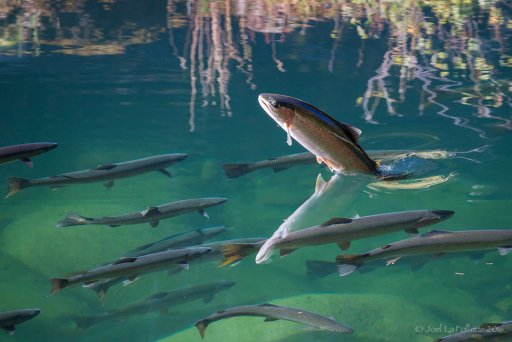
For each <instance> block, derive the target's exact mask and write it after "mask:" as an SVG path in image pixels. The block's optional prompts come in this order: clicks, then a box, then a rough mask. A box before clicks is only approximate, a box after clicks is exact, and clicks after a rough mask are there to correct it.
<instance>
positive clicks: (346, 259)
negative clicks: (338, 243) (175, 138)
mask: <svg viewBox="0 0 512 342" xmlns="http://www.w3.org/2000/svg"><path fill="white" fill-rule="evenodd" d="M360 256H361V254H340V255H338V256H337V257H336V268H337V269H338V275H339V276H340V277H343V276H346V275H349V274H350V273H352V272H354V271H355V270H357V269H358V268H359V267H361V266H362V263H361V262H359V261H358V260H357V258H358V257H360Z"/></svg>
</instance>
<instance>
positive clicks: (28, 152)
mask: <svg viewBox="0 0 512 342" xmlns="http://www.w3.org/2000/svg"><path fill="white" fill-rule="evenodd" d="M57 146H58V144H56V143H52V142H39V143H29V144H21V145H12V146H5V147H0V164H4V163H9V162H12V161H15V160H21V161H22V162H24V163H25V164H26V165H27V166H28V167H33V166H34V164H33V163H32V160H31V159H30V157H34V156H37V155H39V154H42V153H45V152H48V151H50V150H53V149H54V148H56V147H57Z"/></svg>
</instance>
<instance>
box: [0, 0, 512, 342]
mask: <svg viewBox="0 0 512 342" xmlns="http://www.w3.org/2000/svg"><path fill="white" fill-rule="evenodd" d="M290 3H291V2H287V1H271V2H261V3H260V2H254V3H253V2H250V1H247V2H245V1H218V2H214V1H167V2H165V1H156V0H155V1H148V2H138V1H108V2H107V1H98V2H95V1H78V2H71V3H70V2H64V1H62V2H44V1H40V2H22V4H10V3H9V4H2V5H0V14H1V15H0V75H1V77H0V104H1V115H0V127H1V130H2V135H1V136H0V146H7V145H13V144H19V143H26V142H36V141H55V142H58V143H59V147H58V148H57V149H55V150H53V151H50V152H48V153H47V154H44V155H41V156H38V157H35V158H34V164H35V165H34V168H33V169H30V168H28V167H26V166H25V165H23V164H22V163H21V162H15V163H11V164H2V165H0V177H2V178H6V177H11V176H16V177H24V178H38V177H44V176H50V175H55V174H59V173H63V172H69V171H75V170H82V169H88V168H92V167H95V166H96V165H98V164H105V163H112V162H121V161H126V160H133V159H138V158H142V157H146V156H150V155H156V154H162V153H187V154H188V155H189V157H188V159H187V160H185V161H183V162H181V163H178V164H176V165H174V166H172V167H171V168H170V169H169V170H170V171H171V173H172V174H173V179H171V180H169V179H168V178H166V177H164V176H162V175H161V174H158V173H148V174H144V175H140V176H137V177H133V178H128V179H123V180H119V181H116V184H115V185H114V187H113V188H112V189H110V190H107V189H106V188H104V187H103V186H102V185H101V184H100V183H97V184H89V185H76V186H70V187H66V188H62V189H58V190H56V191H51V190H50V189H48V188H43V187H37V188H31V189H27V190H24V191H22V192H21V193H19V194H17V195H15V196H13V197H11V198H8V199H6V200H2V201H1V202H0V279H1V281H0V293H2V296H0V311H7V310H12V309H17V308H28V307H37V308H40V309H41V314H40V315H39V316H38V317H36V318H34V319H33V320H31V321H29V322H27V323H23V324H20V325H19V326H18V327H17V332H16V334H15V335H14V336H13V337H9V336H7V334H0V341H4V340H5V341H43V340H44V341H111V340H130V341H155V340H159V339H165V340H166V341H192V340H197V341H199V340H200V339H201V338H200V336H199V334H198V333H197V331H196V330H195V328H194V327H193V323H194V321H196V320H198V319H201V318H202V317H204V316H206V315H208V314H210V313H212V312H214V311H216V310H220V309H223V308H226V307H230V306H236V305H241V304H254V303H262V302H272V303H277V304H285V305H290V306H295V307H301V308H304V309H306V310H311V311H315V312H318V313H320V314H324V315H326V316H334V317H335V318H336V319H338V320H339V321H341V322H344V323H346V324H348V325H350V326H352V327H353V329H354V334H353V335H351V336H350V335H344V336H342V337H341V338H340V337H339V336H332V335H329V334H324V333H320V334H319V333H318V332H311V331H304V329H303V327H302V326H299V325H296V324H292V323H287V322H273V323H261V321H262V320H261V319H259V318H247V319H244V318H240V319H238V318H236V319H231V320H226V321H223V322H219V323H214V324H212V325H211V327H209V328H208V331H207V333H206V337H205V340H211V341H226V340H234V339H235V338H236V339H238V340H241V341H311V340H312V339H318V340H321V341H323V340H325V341H338V340H341V339H342V340H344V341H431V340H433V339H435V338H439V337H441V336H444V335H448V334H449V332H450V329H455V328H456V327H457V326H459V327H460V326H463V327H464V326H466V325H469V326H475V325H479V324H480V323H483V322H488V321H491V322H501V321H507V320H510V319H511V317H512V300H511V299H510V295H511V292H512V280H511V278H510V274H509V270H510V266H509V262H510V255H509V256H504V257H502V256H499V255H498V253H496V252H494V251H493V252H489V253H488V254H487V255H486V257H485V260H484V261H480V262H474V261H472V260H470V259H468V258H437V259H436V260H433V261H432V262H430V263H429V264H427V265H426V266H425V267H424V268H422V269H421V270H419V271H416V272H412V271H411V270H409V268H408V267H405V266H403V267H402V266H399V262H398V263H397V265H396V267H394V266H390V267H386V266H385V265H384V263H383V264H382V268H381V269H378V270H376V271H374V272H369V273H365V274H358V273H356V274H353V275H350V276H348V277H344V278H339V277H337V276H336V275H334V274H332V275H330V276H327V277H325V278H322V279H319V280H314V281H313V280H310V279H308V278H307V277H306V266H305V261H306V260H309V259H319V260H325V261H333V260H334V258H335V256H336V255H338V254H339V248H338V247H337V246H336V245H327V246H318V247H312V248H304V249H302V250H299V251H296V252H294V253H293V254H291V255H289V256H287V257H285V258H279V257H278V256H274V257H273V262H272V263H269V264H264V265H256V264H255V263H254V255H251V256H248V257H247V258H246V259H244V260H243V261H242V262H241V263H240V264H239V265H237V266H235V267H226V268H218V267H217V266H218V264H216V263H215V262H213V263H208V264H203V265H197V266H196V267H191V268H190V270H188V271H186V272H181V273H180V274H177V275H173V276H169V275H168V274H167V273H166V272H158V273H152V274H148V275H144V276H143V277H141V279H139V280H138V281H137V282H135V283H134V284H131V285H129V286H125V287H122V286H116V287H114V288H112V289H110V291H109V293H108V295H107V299H106V302H105V305H104V306H102V305H101V304H100V303H99V301H98V298H97V296H96V294H95V293H93V292H92V291H90V290H88V289H85V288H80V287H72V288H69V289H65V290H63V291H61V292H59V293H57V294H55V295H53V296H50V297H47V294H48V293H49V291H50V288H51V286H50V283H49V281H48V280H49V279H50V278H55V277H60V276H64V275H66V274H69V273H72V272H75V271H81V270H87V269H90V268H92V267H95V266H97V265H99V264H101V263H104V262H107V261H110V260H113V259H115V258H117V257H119V256H121V255H123V253H125V252H126V251H129V250H131V249H133V248H135V247H137V246H140V245H143V244H146V243H149V242H152V241H155V240H159V239H161V238H163V237H165V236H168V235H171V234H174V233H179V232H184V231H187V230H191V229H197V228H204V227H209V226H215V225H225V226H228V227H231V228H232V229H231V230H230V231H229V233H228V234H226V235H224V236H223V237H222V238H223V239H224V238H225V239H227V238H243V237H269V236H270V235H271V234H272V233H273V232H274V230H275V229H276V228H277V227H278V226H279V225H280V224H281V223H282V221H283V220H284V219H285V218H287V217H288V216H289V215H290V214H291V213H292V212H293V211H294V210H295V209H296V208H297V207H298V206H299V205H300V204H301V203H303V202H304V201H305V200H306V199H307V198H308V197H309V196H310V195H311V194H312V193H313V191H314V184H315V179H316V176H317V174H318V173H319V172H320V173H322V174H323V177H324V178H326V179H329V178H330V177H331V174H330V172H329V171H328V170H326V169H325V168H319V167H318V166H316V165H312V166H299V167H295V168H290V169H289V170H286V171H283V172H279V173H273V172H272V171H270V170H261V171H256V172H253V173H251V174H249V175H246V176H243V177H240V178H238V179H231V180H227V179H226V177H225V175H224V173H223V169H222V164H224V163H232V162H253V161H258V160H262V159H266V158H270V157H275V156H280V155H286V154H291V153H298V152H302V151H303V149H302V147H301V146H300V145H299V144H297V143H296V142H294V143H293V144H292V146H291V147H289V146H288V145H287V144H286V133H285V132H284V131H283V130H282V129H281V128H279V127H277V126H276V123H275V122H274V121H273V120H271V119H270V117H268V115H266V114H265V112H264V111H263V110H262V109H261V108H260V106H259V104H258V101H257V96H258V94H259V93H263V92H275V93H281V94H286V95H290V96H294V97H298V98H300V99H303V100H305V101H308V102H310V103H312V104H314V105H316V106H318V107H319V108H321V109H322V110H324V111H325V112H327V113H329V114H330V115H332V116H333V117H335V118H336V119H337V120H339V121H342V122H347V123H350V124H352V125H354V126H356V127H359V128H361V129H362V131H363V134H362V138H361V141H360V143H361V145H362V146H363V147H364V148H365V149H368V150H378V149H400V150H426V149H429V150H431V149H440V150H446V151H450V152H456V154H455V157H452V158H448V159H439V160H430V161H420V162H419V163H418V165H417V170H416V172H417V174H418V177H423V178H425V177H432V176H442V177H447V176H448V175H450V174H455V176H454V177H451V178H450V179H449V180H448V181H446V182H445V183H443V184H438V185H433V186H431V187H428V188H422V189H412V190H396V189H395V190H393V189H385V190H373V189H370V188H368V187H366V184H358V180H357V178H355V180H353V182H355V185H354V184H352V185H347V187H346V188H343V187H342V188H340V189H337V190H336V192H335V193H334V194H330V196H329V197H326V198H325V199H324V200H323V201H322V202H321V203H320V204H319V205H318V206H317V207H316V208H315V209H314V210H313V211H312V212H311V213H309V215H308V216H307V217H306V218H305V220H304V222H302V224H303V225H304V226H308V225H314V224H319V223H321V222H324V221H327V220H328V219H329V218H331V217H335V216H346V217H353V216H354V215H360V216H364V215H370V214H378V213H385V212H393V211H400V210H410V209H449V210H454V211H455V212H456V214H455V215H454V217H453V218H451V219H450V220H448V221H445V222H442V223H440V224H439V225H436V226H435V227H433V229H446V230H465V229H487V228H488V229H507V228H509V227H510V218H511V216H510V208H511V205H512V201H511V196H510V184H511V181H512V179H511V175H510V174H511V173H510V168H511V167H512V162H511V161H510V153H509V147H510V146H511V143H512V141H511V135H510V130H511V126H510V120H511V117H510V107H511V98H510V96H511V94H510V89H509V87H510V86H511V84H510V83H509V78H510V75H511V70H510V65H511V64H512V63H511V61H510V60H509V59H510V58H512V57H511V56H510V55H512V52H511V47H510V41H509V39H510V33H511V31H510V28H511V27H512V21H511V10H510V7H508V5H506V3H501V2H499V1H496V2H495V1H490V2H485V3H483V2H482V3H476V2H474V3H471V4H459V5H450V6H448V5H447V4H445V2H442V1H439V2H437V1H432V2H421V3H418V2H411V3H409V2H407V4H402V5H403V6H397V5H396V3H394V2H389V3H388V4H386V5H382V7H379V6H380V5H379V6H378V4H376V3H373V2H368V4H367V5H366V6H362V5H359V4H358V2H356V1H354V2H346V3H345V4H337V2H334V1H333V2H330V1H303V2H299V3H298V4H296V5H291V4H290ZM228 5H229V6H228ZM406 5H407V6H406ZM402 7H403V8H407V10H405V9H401V8H402ZM226 13H228V15H227V16H226ZM416 24H417V25H416ZM195 44H197V45H195ZM481 147H484V148H481ZM479 148H481V149H479ZM475 149H476V150H475ZM472 150H474V151H473V152H469V153H466V152H468V151H472ZM213 196H221V197H227V198H229V201H228V202H227V203H226V204H224V205H221V206H218V207H215V208H211V209H209V210H207V211H208V214H209V216H210V219H209V220H208V219H206V218H204V217H203V216H201V215H198V214H196V213H191V214H187V215H182V216H178V217H175V218H171V219H168V220H164V221H162V222H161V223H160V225H159V226H158V228H154V229H153V228H151V227H150V226H149V225H147V224H142V225H134V226H122V227H119V228H115V229H109V228H106V227H102V226H84V227H70V228H66V229H57V228H55V224H56V223H57V222H58V221H59V220H61V219H62V218H64V217H65V215H66V213H67V212H69V211H75V212H78V213H80V214H83V215H85V216H108V215H117V214H122V213H126V212H132V211H137V210H142V209H144V208H146V207H148V206H154V205H159V204H163V203H167V202H172V201H177V200H181V199H187V198H195V197H213ZM405 237H406V235H405V234H404V233H402V232H400V233H395V234H389V235H385V236H379V237H375V238H371V239H365V240H360V241H355V242H353V244H352V246H351V248H350V249H349V252H350V253H358V252H365V251H367V250H369V249H372V248H375V247H378V246H380V245H382V244H386V243H389V242H392V241H396V240H400V239H403V238H405ZM219 239H220V237H219ZM221 279H223V280H234V281H236V286H234V287H233V288H231V289H229V290H227V291H225V292H221V293H220V294H218V295H217V296H216V297H215V298H214V300H213V301H212V302H211V303H208V304H204V303H203V302H201V301H194V302H191V303H188V304H185V305H181V306H176V308H172V310H171V312H170V313H169V314H168V315H161V314H160V313H158V312H154V313H149V314H145V315H140V316H135V317H133V318H131V319H128V320H126V321H125V322H123V323H120V322H117V323H116V322H112V321H107V322H105V323H102V324H97V325H95V326H93V327H92V328H90V329H88V330H85V331H82V330H77V329H76V327H75V324H74V323H73V321H72V320H71V318H70V317H71V316H77V315H95V314H100V313H102V312H104V311H105V310H109V309H114V308H119V307H123V306H125V305H127V304H130V303H135V302H138V301H141V300H143V299H144V298H146V297H147V296H149V295H150V294H152V293H156V292H160V291H169V290H172V289H175V288H178V287H181V286H186V285H193V284H198V283H204V282H208V281H211V280H221ZM430 328H431V329H430Z"/></svg>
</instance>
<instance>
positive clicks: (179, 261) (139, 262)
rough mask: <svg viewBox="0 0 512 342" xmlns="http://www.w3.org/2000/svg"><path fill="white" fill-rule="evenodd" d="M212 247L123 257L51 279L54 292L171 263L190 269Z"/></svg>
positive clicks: (165, 266)
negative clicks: (192, 262) (190, 263)
mask: <svg viewBox="0 0 512 342" xmlns="http://www.w3.org/2000/svg"><path fill="white" fill-rule="evenodd" d="M210 250H211V248H207V247H188V248H182V249H173V250H169V251H164V252H159V253H153V254H148V255H143V256H140V257H123V258H120V259H118V260H116V261H115V262H113V263H111V264H107V265H104V266H99V267H96V268H93V269H91V270H89V271H85V272H80V273H78V274H76V275H72V276H70V277H68V278H54V279H50V282H51V283H52V290H51V291H50V294H54V293H56V292H58V291H59V290H61V289H63V288H65V287H68V286H71V285H77V284H84V285H85V286H88V285H90V284H94V283H95V282H97V281H99V280H103V279H111V278H116V277H122V276H125V277H128V278H129V279H132V280H134V279H136V278H137V277H138V275H139V274H142V273H147V272H152V271H157V270H159V269H162V268H169V267H170V266H171V265H180V266H181V267H183V268H186V269H188V267H189V262H190V261H191V260H193V259H195V258H197V257H199V256H200V255H202V254H204V253H208V252H209V251H210Z"/></svg>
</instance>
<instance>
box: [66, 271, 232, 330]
mask: <svg viewBox="0 0 512 342" xmlns="http://www.w3.org/2000/svg"><path fill="white" fill-rule="evenodd" d="M234 285H235V282H234V281H214V282H211V283H206V284H200V285H194V286H189V287H184V288H180V289H176V290H173V291H169V292H160V293H155V294H153V295H151V296H149V297H147V298H146V299H145V300H144V301H142V302H139V303H135V304H131V305H127V306H125V307H122V308H119V309H115V310H109V311H107V312H105V313H102V314H100V315H95V316H82V317H80V316H75V317H72V319H73V320H74V321H75V323H76V326H77V328H78V329H88V328H89V327H90V326H92V325H94V324H97V323H102V322H106V321H112V320H113V321H116V323H119V322H122V321H124V320H125V319H128V318H130V317H132V316H136V315H142V314H145V313H148V312H152V311H159V312H160V313H162V314H167V313H168V311H169V309H170V308H171V307H172V306H174V305H179V304H184V303H188V302H191V301H194V300H197V299H203V302H204V304H208V303H210V302H211V301H212V299H213V297H214V296H215V295H216V294H217V293H219V292H221V291H224V290H227V289H229V288H230V287H232V286H234Z"/></svg>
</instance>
